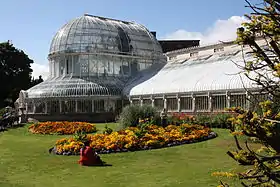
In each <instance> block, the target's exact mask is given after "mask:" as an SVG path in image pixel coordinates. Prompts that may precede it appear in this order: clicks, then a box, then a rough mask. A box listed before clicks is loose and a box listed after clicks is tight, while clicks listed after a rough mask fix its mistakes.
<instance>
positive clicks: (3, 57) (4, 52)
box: [0, 41, 33, 107]
mask: <svg viewBox="0 0 280 187" xmlns="http://www.w3.org/2000/svg"><path fill="white" fill-rule="evenodd" d="M32 63H33V60H31V59H29V57H28V56H27V55H26V54H25V53H24V52H23V51H22V50H19V49H16V48H15V47H14V46H13V44H11V43H10V42H9V41H8V42H4V43H0V84H1V92H0V107H3V106H4V105H5V104H6V103H5V101H7V100H9V101H10V102H12V103H13V102H14V101H15V100H16V99H17V98H18V94H19V92H20V90H22V89H28V88H29V87H30V82H31V73H32V69H31V66H30V65H31V64H32Z"/></svg>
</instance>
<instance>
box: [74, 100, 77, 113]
mask: <svg viewBox="0 0 280 187" xmlns="http://www.w3.org/2000/svg"><path fill="white" fill-rule="evenodd" d="M75 111H76V113H78V100H76V103H75Z"/></svg>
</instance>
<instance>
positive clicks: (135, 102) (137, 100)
mask: <svg viewBox="0 0 280 187" xmlns="http://www.w3.org/2000/svg"><path fill="white" fill-rule="evenodd" d="M132 104H133V105H140V100H139V99H133V100H132Z"/></svg>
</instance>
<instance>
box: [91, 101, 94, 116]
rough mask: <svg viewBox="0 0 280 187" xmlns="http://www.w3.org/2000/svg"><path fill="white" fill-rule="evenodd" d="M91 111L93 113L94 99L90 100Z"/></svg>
mask: <svg viewBox="0 0 280 187" xmlns="http://www.w3.org/2000/svg"><path fill="white" fill-rule="evenodd" d="M91 112H92V113H94V100H91Z"/></svg>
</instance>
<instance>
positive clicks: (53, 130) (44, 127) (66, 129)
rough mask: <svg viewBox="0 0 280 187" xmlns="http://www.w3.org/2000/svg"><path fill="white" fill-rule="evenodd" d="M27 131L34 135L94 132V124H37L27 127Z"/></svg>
mask: <svg viewBox="0 0 280 187" xmlns="http://www.w3.org/2000/svg"><path fill="white" fill-rule="evenodd" d="M28 130H29V131H30V132H32V133H34V134H59V135H67V134H75V133H77V132H85V133H92V132H96V131H97V130H96V126H95V125H94V124H90V123H85V122H68V121H63V122H39V123H35V124H32V125H31V126H29V128H28Z"/></svg>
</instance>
